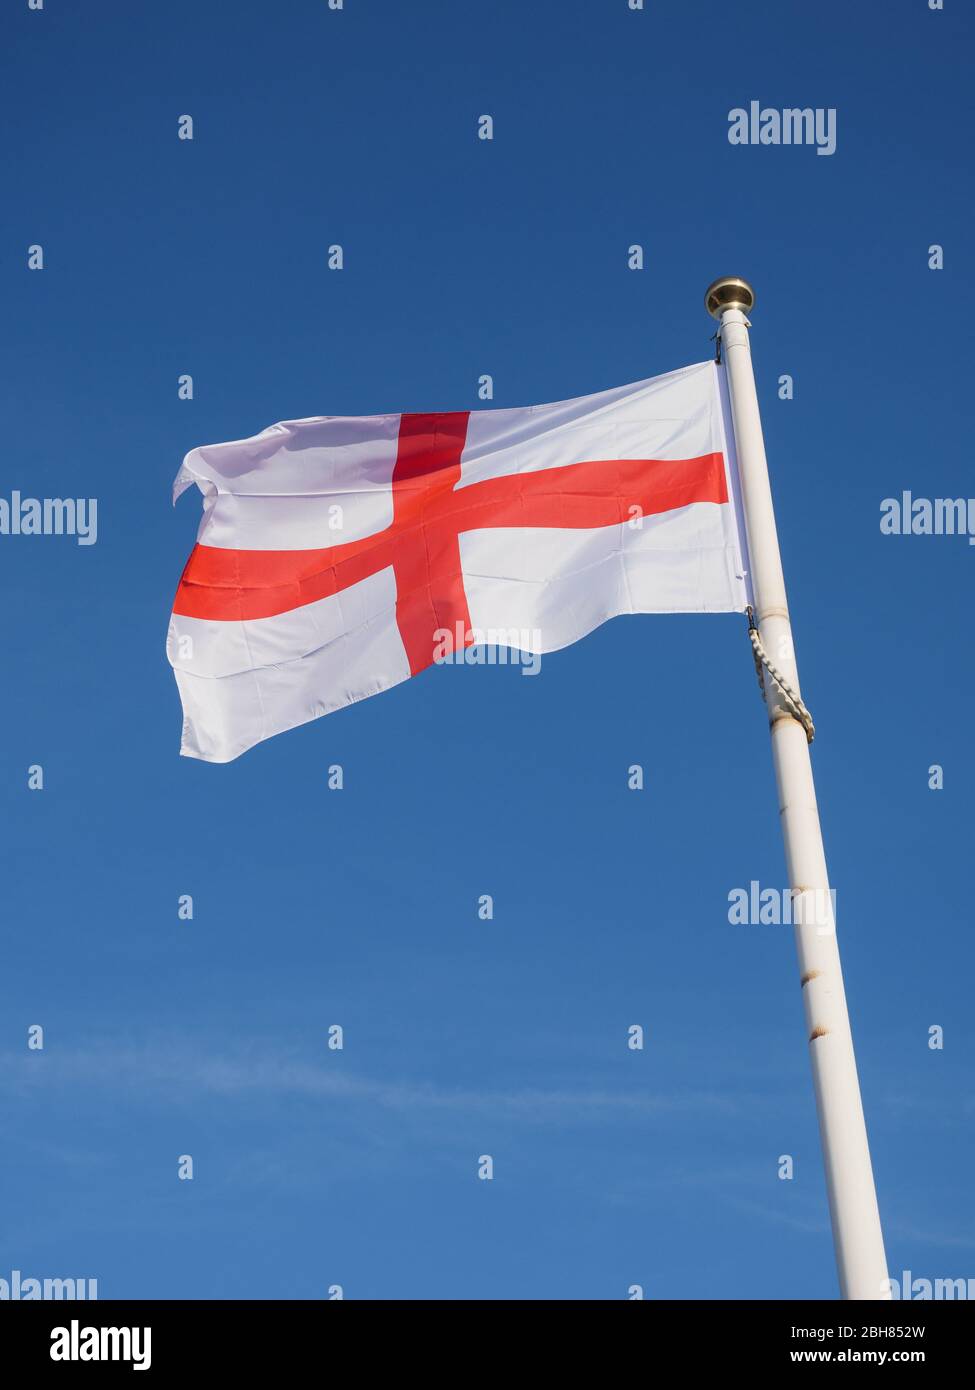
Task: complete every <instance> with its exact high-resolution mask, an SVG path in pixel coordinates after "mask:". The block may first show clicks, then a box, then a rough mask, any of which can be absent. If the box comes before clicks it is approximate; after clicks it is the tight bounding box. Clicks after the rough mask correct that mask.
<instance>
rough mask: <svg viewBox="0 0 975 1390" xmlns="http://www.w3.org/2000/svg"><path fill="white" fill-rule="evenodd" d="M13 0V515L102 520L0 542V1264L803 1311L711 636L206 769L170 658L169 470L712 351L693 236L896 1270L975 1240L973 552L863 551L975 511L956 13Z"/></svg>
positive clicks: (580, 1)
mask: <svg viewBox="0 0 975 1390" xmlns="http://www.w3.org/2000/svg"><path fill="white" fill-rule="evenodd" d="M2 25H3V30H4V34H3V40H4V41H3V48H4V50H5V55H6V56H5V59H4V67H5V76H4V90H5V100H4V114H3V124H4V138H3V147H4V156H3V158H4V166H5V174H4V183H5V189H6V192H7V194H8V197H7V199H6V200H5V202H6V210H5V213H4V217H3V235H2V238H0V277H2V292H3V303H4V312H3V325H4V333H3V337H2V380H3V388H4V389H3V394H4V401H5V404H4V448H3V458H4V464H3V480H4V481H3V484H2V486H0V495H3V496H7V497H9V495H10V492H11V491H12V490H13V489H19V490H20V491H21V492H23V493H25V494H30V495H33V496H38V497H44V496H65V495H76V496H84V497H92V496H94V497H97V498H98V502H99V512H98V541H97V544H95V545H93V546H88V547H83V546H78V545H76V544H75V542H74V540H72V539H71V538H69V537H60V538H59V537H12V536H0V583H2V592H3V595H4V602H3V604H2V606H0V632H2V643H3V651H4V654H5V662H4V681H3V709H4V719H3V724H4V738H3V740H2V744H0V796H2V805H3V824H4V831H3V837H2V844H3V853H2V858H3V869H2V873H3V917H4V930H3V934H2V952H3V970H2V980H0V1057H2V1066H0V1089H2V1091H3V1097H2V1104H3V1114H4V1127H3V1131H4V1140H3V1143H2V1145H0V1191H2V1192H3V1198H2V1199H0V1205H2V1208H3V1219H2V1221H0V1276H3V1277H6V1275H7V1274H8V1271H9V1270H11V1269H14V1268H19V1269H21V1270H22V1271H24V1273H25V1274H27V1273H32V1274H35V1275H37V1276H42V1277H43V1276H52V1277H53V1276H66V1275H75V1276H77V1277H82V1276H85V1277H94V1278H97V1279H98V1281H99V1292H100V1294H101V1296H102V1297H110V1296H116V1297H125V1296H131V1297H138V1298H144V1297H166V1298H214V1297H232V1298H238V1297H249V1298H254V1297H257V1298H322V1297H325V1296H327V1291H328V1289H329V1287H330V1286H332V1285H335V1284H340V1285H342V1287H343V1289H344V1291H345V1295H346V1297H349V1298H436V1299H443V1298H485V1299H497V1298H525V1299H539V1298H586V1299H590V1298H595V1299H602V1298H608V1299H613V1298H625V1297H626V1296H627V1290H628V1288H629V1286H630V1285H632V1284H634V1283H638V1284H641V1285H643V1287H644V1289H645V1293H646V1296H647V1297H648V1298H650V1297H653V1298H677V1297H688V1298H730V1297H739V1298H781V1297H789V1298H803V1297H825V1298H831V1297H835V1295H836V1279H835V1272H834V1266H833V1257H832V1248H831V1242H830V1235H829V1226H828V1216H827V1211H826V1202H825V1192H824V1185H823V1178H822V1170H821V1163H820V1156H819V1141H818V1134H817V1127H816V1121H815V1112H814V1106H813V1098H812V1087H811V1080H810V1074H809V1062H808V1057H807V1052H806V1041H805V1035H804V1029H803V1020H802V1009H801V999H800V994H799V987H798V977H797V970H796V963H795V951H794V946H793V941H792V936H791V930H790V929H789V928H787V927H774V926H765V927H759V926H739V927H732V926H731V925H729V923H728V920H727V905H728V893H729V891H730V890H731V889H733V888H734V887H737V886H747V885H748V883H749V882H750V881H751V880H752V879H757V880H759V881H760V882H761V883H762V884H763V885H766V884H768V885H781V884H783V883H784V865H783V856H782V849H781V843H780V838H779V831H778V824H777V814H776V804H775V796H774V788H773V781H772V772H771V763H770V756H769V750H768V736H767V732H766V727H765V719H764V717H763V709H762V706H761V703H760V699H759V695H758V692H757V690H756V686H755V679H754V672H753V668H752V663H751V657H750V652H749V649H748V644H747V640H746V634H745V626H744V622H743V620H740V619H738V618H736V617H734V616H723V617H686V618H683V617H666V618H661V617H657V618H654V617H635V618H625V619H619V620H617V621H615V622H612V623H610V624H608V625H606V626H604V627H603V628H602V629H600V630H599V631H597V632H596V633H594V634H593V635H591V636H590V637H589V638H587V639H586V640H585V641H583V642H581V643H579V644H577V645H575V646H573V647H571V648H568V649H567V650H565V651H562V652H560V653H557V654H555V655H552V656H548V657H545V658H544V660H543V663H542V673H541V676H540V677H539V678H536V679H530V680H526V679H523V678H522V677H521V676H520V675H519V673H518V670H517V668H513V667H494V668H491V667H480V668H440V669H435V670H432V671H428V672H426V673H424V674H423V675H422V676H420V677H419V678H417V679H415V680H413V681H410V682H407V683H406V684H405V685H402V686H400V687H398V688H397V689H395V690H394V691H391V692H389V693H387V694H385V695H382V696H379V697H377V698H375V699H372V700H368V701H366V702H364V703H362V704H360V705H357V706H354V707H352V708H349V709H346V710H343V711H341V712H339V713H337V714H334V715H331V716H329V717H328V718H326V719H324V720H320V721H318V722H317V723H314V724H311V725H308V726H306V727H304V728H301V729H299V730H297V731H295V732H292V733H289V734H286V735H283V736H281V737H279V738H276V739H273V740H271V741H270V742H268V743H266V744H264V745H262V746H260V747H258V748H256V749H254V750H253V751H251V752H250V753H248V754H246V755H245V756H244V757H243V758H241V759H240V760H239V761H237V762H235V763H233V764H230V765H228V766H223V767H221V766H210V765H206V764H202V763H194V762H191V761H189V760H187V759H180V758H179V757H178V756H177V749H178V744H179V725H180V714H179V703H178V697H177V693H176V688H175V683H174V681H173V678H172V674H171V672H170V669H169V666H168V664H167V662H166V658H165V652H164V640H165V631H166V625H167V617H168V612H169V608H170V604H171V601H172V595H173V592H174V589H175V586H176V582H177V580H178V578H179V574H180V571H181V568H182V566H183V563H184V561H185V559H186V556H187V554H188V552H189V549H190V547H191V545H192V543H193V540H194V537H195V534H196V527H197V523H198V520H199V505H198V499H197V497H196V495H195V493H190V494H187V495H186V496H184V497H183V498H182V499H181V501H180V503H179V505H178V507H177V508H176V509H173V508H171V506H170V502H169V490H170V485H171V481H172V478H173V476H174V474H175V472H176V470H177V467H178V466H179V462H180V460H181V458H182V456H183V454H184V453H185V452H186V451H187V450H188V449H189V448H191V447H192V446H194V445H196V444H201V443H207V442H212V441H215V440H221V439H234V438H240V437H242V436H244V435H248V434H251V433H254V432H256V431H258V430H260V429H261V428H263V427H264V426H266V425H268V424H270V423H272V422H273V421H275V420H279V419H288V418H294V417H296V416H305V415H312V414H358V413H369V412H379V411H388V410H394V411H395V410H399V409H407V410H437V409H448V410H466V409H471V408H477V406H478V404H479V403H478V401H477V399H476V389H477V380H478V377H479V376H481V375H482V374H483V373H490V374H491V375H492V376H493V378H494V382H495V400H494V404H495V405H497V406H506V405H523V404H529V403H532V402H539V401H548V400H557V399H563V398H565V397H569V396H573V395H580V394H584V393H587V392H590V391H597V390H602V389H605V388H607V387H610V386H614V385H618V384H620V383H622V382H627V381H632V380H636V379H639V378H642V377H646V376H652V375H655V374H657V373H661V372H665V371H669V370H672V369H674V368H676V367H680V366H683V365H686V364H687V363H690V362H695V361H700V360H702V359H705V358H706V357H707V356H708V355H709V354H710V352H711V345H710V343H709V341H708V340H709V337H710V334H711V332H712V330H713V324H712V322H711V320H709V319H708V318H707V316H706V314H705V313H704V310H703V307H702V296H703V293H704V290H705V288H706V286H707V285H708V283H709V282H710V281H711V280H712V279H713V278H714V277H715V276H717V275H719V274H724V273H733V274H743V275H746V276H748V277H749V278H750V279H751V280H752V281H753V283H754V284H755V287H756V290H757V295H758V302H757V305H756V309H755V312H754V314H753V322H754V330H753V335H752V347H753V353H754V357H755V363H756V375H757V381H758V388H759V395H760V398H761V401H762V407H763V413H764V422H765V430H766V442H767V447H768V452H769V458H770V464H771V468H772V473H773V486H774V491H775V497H776V504H777V510H778V521H779V531H780V536H781V541H782V547H783V554H784V558H785V565H786V573H787V579H788V582H789V586H790V596H791V604H792V609H793V619H794V624H795V631H796V638H797V649H798V655H799V660H800V665H801V668H802V671H803V689H804V695H805V697H806V700H807V703H808V704H809V705H810V707H811V708H812V711H813V714H814V716H815V719H816V723H817V729H818V737H817V742H816V746H815V749H814V763H815V769H816V775H817V781H818V790H819V798H820V806H821V811H822V815H823V824H824V832H825V837H826V845H827V852H828V855H829V860H830V865H831V871H832V877H833V881H834V884H835V886H836V889H837V894H838V920H839V929H840V942H841V949H842V952H843V959H844V966H845V971H846V979H847V990H848V994H849V996H850V1002H851V1010H852V1017H853V1027H854V1037H855V1040H856V1043H857V1051H858V1060H859V1066H860V1073H861V1082H862V1088H863V1095H864V1104H865V1107H866V1113H867V1119H868V1125H869V1130H870V1137H871V1145H872V1152H873V1158H874V1168H875V1173H876V1178H877V1185H878V1193H879V1200H880V1207H881V1214H882V1217H883V1219H884V1224H885V1234H886V1239H887V1248H888V1259H889V1264H890V1268H891V1271H892V1273H894V1274H895V1275H896V1276H897V1277H899V1275H900V1271H902V1270H904V1269H911V1270H912V1271H914V1273H915V1274H916V1275H924V1276H926V1277H929V1278H933V1277H949V1276H950V1277H960V1276H964V1277H968V1276H970V1275H973V1274H975V1229H973V1224H972V1200H971V1191H970V1184H969V1176H970V1173H971V1171H972V1166H973V1161H975V1152H973V1150H975V1144H973V1132H975V1104H973V1098H972V1091H971V1067H972V1060H973V1039H972V1029H971V1007H970V992H971V990H970V978H971V973H972V969H971V968H972V962H973V951H972V918H971V853H972V843H971V842H972V834H971V831H972V821H973V815H972V813H973V800H975V768H973V756H972V738H971V721H970V718H969V716H968V710H969V708H970V705H971V690H972V686H973V678H975V670H973V666H975V661H973V655H972V644H971V640H970V632H971V599H972V586H973V574H975V571H973V565H975V551H973V550H972V548H971V547H969V545H968V544H967V543H966V540H965V539H964V538H963V537H925V536H882V535H881V533H880V529H879V515H880V503H881V501H882V499H884V498H885V497H888V496H897V495H899V494H900V492H901V491H902V490H903V489H910V490H911V491H912V492H913V493H914V494H915V495H918V496H926V497H967V496H969V495H971V494H972V493H975V487H973V483H972V465H971V460H970V457H969V453H970V450H969V446H968V445H967V444H966V442H965V441H966V439H967V428H968V421H967V414H968V405H969V398H970V375H971V346H970V340H971V330H970V324H969V322H968V317H967V315H966V312H965V303H964V301H963V298H962V295H961V294H960V292H959V291H960V281H959V277H960V276H962V275H963V274H964V270H963V267H964V265H965V263H966V259H967V258H968V257H969V255H970V245H971V220H972V206H971V191H970V180H969V178H968V174H967V170H968V167H969V161H970V149H969V145H970V134H971V112H970V94H969V85H968V78H969V77H970V71H971V63H972V37H973V31H975V25H973V21H972V17H971V14H970V13H968V12H966V7H964V6H963V5H961V4H960V3H957V0H947V4H946V9H945V11H944V12H941V13H932V12H930V11H929V10H928V7H927V4H926V0H888V3H885V4H884V5H883V6H881V5H879V4H874V5H870V6H867V5H859V6H850V5H848V4H846V3H840V2H839V0H822V2H821V3H820V4H818V5H816V6H809V5H805V4H798V3H786V4H782V5H779V6H775V7H772V6H768V5H765V4H759V3H757V0H743V3H741V4H737V5H735V6H734V7H733V8H732V9H729V7H728V6H727V5H723V4H718V3H708V0H700V2H699V3H698V2H697V0H687V2H686V3H682V4H679V5H677V4H660V3H652V0H651V3H649V4H648V7H647V10H646V11H645V12H642V13H640V12H631V11H630V10H629V9H628V8H627V5H626V3H625V0H536V3H534V4H532V5H521V4H517V3H515V0H504V2H503V3H496V4H494V5H491V6H484V5H480V4H475V3H473V0H464V2H463V3H459V2H458V0H452V2H451V0H415V3H403V2H402V0H399V2H398V3H394V0H346V4H345V7H344V9H343V10H342V11H341V12H332V11H329V9H328V8H327V5H326V4H325V0H289V3H284V4H277V5H267V4H257V3H251V2H250V0H242V3H240V4H238V5H236V6H234V7H233V10H232V12H231V11H228V9H227V8H226V7H225V6H221V5H217V4H215V3H213V2H212V0H208V3H189V0H174V2H173V3H171V4H167V5H166V6H164V7H159V6H131V5H128V4H123V3H121V0H117V2H116V3H104V0H99V3H92V4H89V5H87V6H85V7H83V8H79V7H75V6H67V5H62V4H60V3H57V0H47V3H46V4H45V7H44V9H43V11H40V12H31V11H29V10H28V9H27V6H26V3H22V4H20V5H19V6H18V5H16V4H15V5H11V6H8V7H6V8H5V12H4V16H3V19H2ZM752 99H757V100H759V101H761V102H762V104H763V105H765V106H771V107H785V106H812V107H835V108H836V112H837V149H836V153H835V154H834V155H832V156H830V157H825V158H824V157H819V156H817V155H816V152H815V150H814V149H812V148H805V147H803V148H784V147H778V148H776V147H756V148H752V147H745V148H738V147H734V146H732V145H730V144H729V142H728V139H727V130H728V112H729V111H730V110H731V109H732V108H734V107H738V106H747V105H748V103H749V101H750V100H752ZM184 113H187V114H191V115H192V116H193V119H194V125H195V132H194V134H195V138H194V140H193V141H192V142H186V141H180V140H178V139H177V119H178V117H179V116H180V115H182V114H184ZM483 113H489V114H491V115H493V117H494V121H495V138H494V140H493V141H492V142H490V143H488V142H482V141H478V140H477V139H476V138H475V133H476V122H477V118H478V116H479V115H481V114H483ZM336 242H338V243H341V244H342V246H343V247H344V250H345V269H344V270H343V271H342V272H340V273H339V272H329V271H328V270H327V268H326V256H327V247H328V246H329V245H330V244H332V243H336ZM632 243H640V244H642V245H643V246H644V247H645V254H646V268H645V269H644V270H643V271H642V272H634V271H630V270H628V269H627V264H626V252H627V248H628V246H629V245H631V244H632ZM934 243H937V244H940V245H943V246H944V248H945V266H944V269H943V270H941V271H932V270H929V269H928V247H929V246H930V245H932V244H934ZM33 244H41V245H43V248H44V262H45V264H44V269H43V271H40V272H38V271H34V272H31V271H28V269H27V268H26V262H27V248H28V246H30V245H33ZM182 373H191V374H192V375H193V378H194V384H195V396H194V399H193V401H192V402H189V401H180V400H179V399H178V398H177V378H178V377H179V375H180V374H182ZM783 373H789V374H790V375H792V376H793V378H794V381H795V398H794V400H792V401H782V400H779V399H778V394H777V382H778V378H779V376H780V375H781V374H783ZM336 762H337V763H341V764H342V766H343V768H344V770H345V788H344V790H342V791H341V792H334V791H329V790H328V788H327V768H328V766H329V765H330V764H332V763H336ZM632 763H641V764H643V765H644V767H645V769H646V788H645V790H644V791H643V792H640V793H635V792H631V791H629V790H628V789H627V785H626V770H627V768H628V767H629V766H630V765H631V764H632ZM935 763H938V764H941V765H942V766H943V768H944V788H943V790H941V791H932V790H929V787H928V768H929V766H930V765H932V764H935ZM32 764H41V765H42V766H43V769H44V788H43V791H29V790H28V788H27V768H28V767H29V766H30V765H32ZM186 893H189V894H192V895H193V898H194V908H195V911H194V919H193V921H192V922H181V921H179V920H178V919H177V900H178V898H179V895H181V894H186ZM482 893H491V894H492V895H493V896H494V899H495V905H496V907H495V918H494V921H493V922H491V923H484V922H479V921H478V918H477V910H476V909H477V899H478V896H479V895H480V894H482ZM335 1023H338V1024H341V1025H342V1026H343V1028H344V1030H345V1048H344V1050H343V1051H342V1052H333V1051H329V1050H328V1048H327V1046H326V1041H327V1030H328V1028H329V1026H330V1025H332V1024H335ZM634 1023H639V1024H641V1025H642V1026H643V1027H644V1028H645V1029H646V1035H647V1039H646V1046H645V1049H644V1050H643V1051H642V1052H631V1051H629V1050H628V1049H627V1046H626V1036H627V1028H628V1027H629V1025H631V1024H634ZM34 1024H41V1025H43V1027H44V1029H45V1047H44V1050H43V1051H28V1049H27V1046H26V1039H27V1030H28V1028H29V1027H30V1026H31V1025H34ZM932 1025H940V1026H941V1027H943V1029H944V1048H943V1050H941V1051H932V1050H931V1049H930V1048H929V1047H928V1045H927V1044H928V1029H929V1028H930V1027H931V1026H932ZM484 1153H489V1154H491V1155H492V1156H493V1158H494V1162H495V1178H494V1180H493V1181H491V1182H482V1181H478V1180H477V1177H476V1168H477V1160H478V1156H479V1155H481V1154H484ZM785 1153H788V1154H791V1155H793V1157H794V1159H795V1164H796V1176H795V1178H794V1180H793V1181H791V1182H783V1181H780V1180H779V1179H778V1177H777V1162H778V1157H779V1155H781V1154H785ZM182 1154H191V1155H192V1156H193V1159H194V1165H195V1167H194V1174H195V1175H194V1178H193V1181H192V1182H181V1181H179V1180H178V1178H177V1160H178V1158H179V1156H180V1155H182Z"/></svg>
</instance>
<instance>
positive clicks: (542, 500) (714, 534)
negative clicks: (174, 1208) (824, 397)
mask: <svg viewBox="0 0 975 1390" xmlns="http://www.w3.org/2000/svg"><path fill="white" fill-rule="evenodd" d="M722 376H723V371H722V369H721V368H720V367H718V366H717V365H716V364H714V363H711V362H705V363H700V364H698V365H696V366H692V367H685V368H683V369H682V370H680V371H676V372H670V373H668V374H667V375H666V376H661V377H655V378H653V379H650V380H647V381H639V382H636V383H635V384H633V385H630V386H621V387H616V388H615V389H613V390H610V391H602V392H599V393H597V394H596V395H591V396H580V397H578V398H576V399H574V400H568V401H560V402H558V403H557V404H554V405H538V406H529V407H526V408H523V409H515V410H504V409H500V410H478V411H451V412H446V413H442V414H398V415H368V416H348V417H345V416H315V417H312V418H310V419H305V420H289V421H285V422H282V423H280V424H276V425H272V426H270V428H269V429H266V430H264V431H263V432H262V433H261V434H257V435H254V436H253V437H252V438H250V439H243V440H237V441H235V442H233V443H227V444H213V445H205V446H203V447H201V448H198V449H193V450H192V451H191V452H190V453H189V454H187V456H186V458H185V459H184V461H183V465H182V467H181V468H180V470H179V473H178V474H177V477H176V481H175V484H174V497H173V500H174V502H175V500H176V498H178V497H179V496H180V494H181V493H182V492H183V491H184V490H185V489H186V488H188V487H189V486H190V484H192V483H196V485H197V486H198V487H199V489H200V491H201V492H202V494H203V519H202V522H201V524H200V529H199V533H198V539H197V544H196V546H195V547H194V549H193V552H192V554H191V555H190V558H189V561H188V562H187V565H186V568H185V570H184V571H183V576H182V579H181V580H180V583H179V588H178V590H177V593H176V598H175V601H174V604H173V615H172V619H171V622H170V628H169V639H168V644H167V650H168V656H169V660H170V662H171V664H172V666H173V668H174V671H175V674H176V681H177V684H178V686H179V692H180V697H181V699H182V704H183V716H184V717H183V737H182V746H181V752H182V753H183V754H185V755H186V756H188V757H195V758H203V759H206V760H207V761H210V762H228V761H229V760H230V759H232V758H235V757H237V756H238V755H239V754H240V753H243V752H244V751H245V750H246V749H248V748H250V747H252V746H253V745H254V744H255V743H259V742H260V741H261V740H262V739H266V738H270V737H271V735H273V734H277V733H281V732H283V731H284V730H285V729H291V728H294V727H295V726H296V725H299V724H303V723H305V722H306V721H308V720H310V719H315V718H317V717H318V716H319V715H323V714H328V713H329V712H331V711H332V710H336V709H339V708H341V707H342V706H343V705H348V704H351V703H352V702H353V701H356V700H362V699H364V698H365V697H366V696H368V695H377V694H378V693H379V692H380V691H382V690H388V689H389V688H390V686H394V685H397V684H398V683H399V682H400V681H403V680H406V679H407V678H408V677H409V676H415V675H417V674H419V672H421V671H423V670H425V669H426V668H427V667H428V666H431V665H434V664H436V663H437V662H438V661H441V660H444V659H449V658H450V657H451V655H452V654H454V653H456V652H458V651H462V650H463V649H464V648H466V647H468V646H470V645H472V644H475V643H479V642H490V643H494V644H497V645H498V646H502V647H503V646H507V647H520V648H521V649H522V650H524V651H527V652H538V653H542V652H551V651H556V650H557V649H558V648H560V647H564V646H567V645H568V644H569V643H570V642H576V641H578V640H579V638H581V637H584V636H585V635H586V634H587V633H588V632H591V631H592V630H593V628H595V627H598V626H599V624H600V623H603V622H605V621H606V619H607V618H612V617H615V616H616V615H618V614H622V613H699V612H700V613H705V612H741V611H743V610H744V609H745V607H746V606H747V603H748V596H747V585H746V573H745V567H744V563H743V555H744V550H745V547H744V539H743V535H742V530H741V525H740V515H741V511H740V507H739V505H738V503H737V470H736V469H735V467H734V464H733V460H731V459H730V458H729V443H730V440H731V430H730V427H727V428H726V417H727V407H726V393H725V391H724V385H723V381H722Z"/></svg>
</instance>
